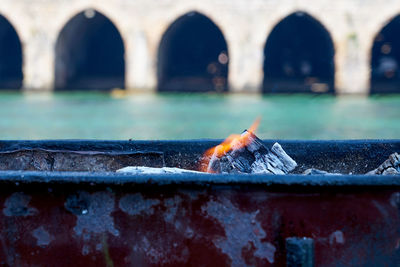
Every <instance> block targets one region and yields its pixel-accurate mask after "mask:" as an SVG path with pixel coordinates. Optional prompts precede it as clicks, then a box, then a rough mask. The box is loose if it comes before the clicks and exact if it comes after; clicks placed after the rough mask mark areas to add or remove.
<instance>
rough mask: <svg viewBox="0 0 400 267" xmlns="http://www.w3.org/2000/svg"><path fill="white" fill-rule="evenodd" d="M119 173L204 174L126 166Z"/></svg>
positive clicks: (173, 169) (168, 168)
mask: <svg viewBox="0 0 400 267" xmlns="http://www.w3.org/2000/svg"><path fill="white" fill-rule="evenodd" d="M117 172H119V173H129V174H164V173H175V174H177V173H204V172H198V171H192V170H186V169H180V168H171V167H162V168H153V167H145V166H128V167H125V168H122V169H119V170H117Z"/></svg>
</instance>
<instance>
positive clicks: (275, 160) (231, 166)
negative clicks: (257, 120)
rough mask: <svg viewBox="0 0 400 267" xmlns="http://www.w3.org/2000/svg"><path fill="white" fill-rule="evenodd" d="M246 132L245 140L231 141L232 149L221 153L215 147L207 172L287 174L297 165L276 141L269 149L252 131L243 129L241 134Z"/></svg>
mask: <svg viewBox="0 0 400 267" xmlns="http://www.w3.org/2000/svg"><path fill="white" fill-rule="evenodd" d="M246 134H247V135H248V136H247V137H246V139H245V140H242V139H238V140H234V141H232V142H233V143H232V145H231V147H232V149H231V150H230V151H228V152H227V153H225V154H223V155H220V152H219V151H220V149H219V147H216V148H215V150H214V154H213V155H212V156H211V159H210V162H209V164H208V172H213V173H259V174H261V173H266V174H287V173H289V172H291V171H292V170H293V169H294V168H295V167H296V166H297V163H296V162H295V161H294V160H293V159H292V158H291V157H290V156H288V155H287V154H286V152H285V151H284V150H283V148H282V147H281V146H280V145H279V144H278V143H275V144H274V145H273V146H272V148H271V150H269V149H268V148H267V147H266V146H265V144H264V143H263V142H262V141H261V140H260V139H259V138H258V137H257V136H255V135H254V134H253V133H250V132H247V131H244V132H243V133H242V136H243V135H246ZM244 142H245V143H244Z"/></svg>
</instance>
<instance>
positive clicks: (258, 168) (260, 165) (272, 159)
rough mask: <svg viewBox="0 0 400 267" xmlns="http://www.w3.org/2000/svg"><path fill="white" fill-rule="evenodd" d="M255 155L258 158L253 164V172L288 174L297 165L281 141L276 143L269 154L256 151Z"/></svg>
mask: <svg viewBox="0 0 400 267" xmlns="http://www.w3.org/2000/svg"><path fill="white" fill-rule="evenodd" d="M254 155H255V157H256V160H255V161H254V162H253V163H252V164H251V170H252V173H272V174H287V173H289V172H291V171H292V170H294V168H296V166H297V163H296V161H294V160H293V159H292V158H291V157H289V155H288V154H286V152H285V151H284V150H283V148H282V147H281V145H280V144H279V143H275V144H274V145H273V146H272V148H271V151H270V153H268V154H265V155H261V154H260V153H259V152H257V151H255V152H254Z"/></svg>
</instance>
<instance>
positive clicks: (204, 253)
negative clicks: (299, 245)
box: [0, 182, 400, 266]
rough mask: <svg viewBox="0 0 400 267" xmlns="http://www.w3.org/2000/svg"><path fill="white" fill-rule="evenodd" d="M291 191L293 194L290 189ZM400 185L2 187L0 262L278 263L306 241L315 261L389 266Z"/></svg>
mask: <svg viewBox="0 0 400 267" xmlns="http://www.w3.org/2000/svg"><path fill="white" fill-rule="evenodd" d="M296 191H297V192H296ZM399 203H400V189H399V188H396V189H390V188H387V187H378V188H373V187H364V188H361V189H360V188H357V187H346V186H343V187H332V188H328V187H322V188H321V187H313V188H311V189H310V188H308V187H306V186H305V187H303V188H298V187H295V188H291V187H287V188H286V189H285V188H279V187H278V188H276V187H274V186H271V187H269V186H267V185H265V186H261V185H255V184H253V185H252V184H249V185H245V184H241V185H229V184H226V185H221V184H220V185H209V186H195V185H190V186H188V185H186V186H185V185H184V184H182V185H176V184H175V185H154V184H153V185H145V184H136V185H135V184H129V183H127V184H125V185H115V184H110V185H107V184H100V185H97V184H91V183H90V182H89V183H81V184H79V183H53V182H48V183H47V182H46V183H32V184H24V183H17V184H15V183H2V185H1V195H0V207H1V213H0V233H1V237H0V238H1V240H0V244H1V249H0V259H1V261H0V263H1V264H3V265H5V266H46V265H47V266H71V265H73V266H94V265H97V266H126V265H128V266H132V265H135V266H138V265H140V266H160V265H162V266H183V265H192V266H215V265H219V266H244V265H252V266H267V265H275V266H282V265H284V264H285V263H286V248H285V240H286V238H289V237H309V238H311V239H313V240H314V243H315V252H314V254H315V263H316V266H377V265H386V266H395V265H396V263H398V262H399V260H400V251H399V242H400V233H399V226H400V217H399Z"/></svg>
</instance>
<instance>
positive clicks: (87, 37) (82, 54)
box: [54, 9, 125, 90]
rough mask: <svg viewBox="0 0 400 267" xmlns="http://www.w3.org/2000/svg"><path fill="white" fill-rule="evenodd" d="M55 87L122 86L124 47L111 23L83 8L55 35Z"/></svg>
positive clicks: (99, 14)
mask: <svg viewBox="0 0 400 267" xmlns="http://www.w3.org/2000/svg"><path fill="white" fill-rule="evenodd" d="M54 87H55V89H56V90H74V89H78V90H110V89H113V88H125V47H124V42H123V40H122V37H121V35H120V33H119V31H118V29H117V28H116V27H115V25H114V23H113V22H112V21H111V20H110V19H108V18H107V17H106V16H105V15H103V14H102V13H101V12H99V11H97V10H94V9H86V10H85V11H82V12H80V13H78V14H77V15H75V16H74V17H73V18H72V19H70V20H69V21H68V22H67V24H66V25H65V26H64V27H63V29H62V30H61V32H60V34H59V35H58V38H57V42H56V48H55V84H54Z"/></svg>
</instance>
